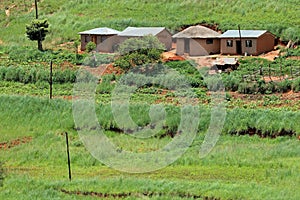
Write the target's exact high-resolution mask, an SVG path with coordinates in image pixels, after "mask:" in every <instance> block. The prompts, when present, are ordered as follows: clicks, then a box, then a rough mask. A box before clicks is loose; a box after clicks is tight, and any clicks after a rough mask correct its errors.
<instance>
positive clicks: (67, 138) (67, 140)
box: [65, 132, 72, 181]
mask: <svg viewBox="0 0 300 200" xmlns="http://www.w3.org/2000/svg"><path fill="white" fill-rule="evenodd" d="M65 134H66V143H67V155H68V169H69V180H70V181H71V180H72V174H71V161H70V151H69V137H68V132H66V133H65Z"/></svg>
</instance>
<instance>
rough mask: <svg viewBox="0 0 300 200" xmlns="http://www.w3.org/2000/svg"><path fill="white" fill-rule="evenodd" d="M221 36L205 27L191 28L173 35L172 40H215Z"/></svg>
mask: <svg viewBox="0 0 300 200" xmlns="http://www.w3.org/2000/svg"><path fill="white" fill-rule="evenodd" d="M220 35H221V34H220V33H218V32H216V31H214V30H212V29H209V28H207V27H205V26H199V25H198V26H191V27H189V28H187V29H185V30H183V31H181V32H179V33H177V34H175V35H173V38H217V37H219V36H220Z"/></svg>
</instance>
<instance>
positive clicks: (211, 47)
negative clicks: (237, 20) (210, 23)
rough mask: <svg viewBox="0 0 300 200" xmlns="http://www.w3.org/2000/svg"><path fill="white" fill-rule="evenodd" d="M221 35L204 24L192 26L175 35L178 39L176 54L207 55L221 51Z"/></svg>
mask: <svg viewBox="0 0 300 200" xmlns="http://www.w3.org/2000/svg"><path fill="white" fill-rule="evenodd" d="M220 35H221V34H220V33H218V32H216V31H214V30H212V29H209V28H206V27H204V26H200V25H198V26H191V27H189V28H187V29H185V30H183V31H181V32H179V33H177V34H175V35H174V36H173V38H175V39H176V45H177V48H176V54H178V55H183V54H184V53H187V54H189V55H190V56H206V55H210V54H216V53H220V39H219V36H220Z"/></svg>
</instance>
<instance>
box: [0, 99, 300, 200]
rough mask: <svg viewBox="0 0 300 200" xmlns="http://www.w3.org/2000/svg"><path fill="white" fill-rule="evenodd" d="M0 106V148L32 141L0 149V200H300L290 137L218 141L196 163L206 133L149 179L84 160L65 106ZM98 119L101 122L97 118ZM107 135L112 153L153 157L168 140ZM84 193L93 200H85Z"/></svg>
mask: <svg viewBox="0 0 300 200" xmlns="http://www.w3.org/2000/svg"><path fill="white" fill-rule="evenodd" d="M0 101H1V106H0V109H1V114H0V120H1V124H0V125H1V126H0V130H1V132H0V133H1V134H0V141H1V142H8V144H10V143H9V141H13V140H15V139H17V138H23V137H31V138H32V139H31V140H30V141H29V142H28V143H25V144H21V145H16V146H13V147H12V148H9V149H5V148H2V149H0V155H1V162H2V163H3V166H4V169H5V172H4V185H3V187H1V188H0V190H1V193H0V198H2V199H73V198H76V199H80V198H82V199H85V198H88V199H89V198H91V199H93V198H95V195H100V196H101V195H107V196H108V197H109V199H114V198H116V195H120V196H122V195H123V197H124V198H125V199H136V198H151V199H170V198H172V199H173V198H175V199H193V198H199V199H207V198H211V199H214V198H215V199H285V198H288V199H298V198H299V197H300V193H299V192H298V191H297V189H296V188H297V187H298V186H299V185H300V182H299V180H300V177H299V174H300V173H299V172H300V171H299V169H300V165H299V163H300V162H299V159H300V149H299V141H298V139H297V138H296V137H295V136H292V137H289V136H285V137H277V138H276V139H271V138H265V139H262V138H260V137H258V136H252V137H250V136H231V135H228V134H226V133H223V134H222V135H221V137H220V140H219V141H218V143H217V145H216V146H215V148H214V149H213V151H212V152H211V153H210V154H209V155H208V156H207V157H205V158H200V157H199V150H200V146H201V144H202V142H203V139H204V135H205V133H204V132H199V133H198V134H197V137H196V139H195V140H194V142H193V143H192V145H191V147H190V148H189V149H188V151H187V152H186V153H185V154H184V155H183V156H182V157H181V158H179V159H178V160H177V161H176V162H174V163H173V164H171V165H170V166H168V167H166V168H164V169H161V170H159V171H155V172H152V173H144V174H128V173H122V172H118V171H115V170H113V169H111V168H108V167H106V166H104V165H103V164H102V163H101V162H99V161H98V160H96V159H95V158H93V157H92V156H91V155H90V154H89V152H88V151H87V149H86V148H85V146H84V145H83V143H82V142H81V140H80V138H79V136H78V134H77V133H76V131H75V130H74V122H73V117H72V115H71V112H72V111H71V102H69V101H67V100H61V99H57V100H52V101H49V100H47V98H38V97H30V96H28V97H21V96H1V98H0ZM98 112H100V113H99V114H100V115H101V110H99V111H98ZM12 119H13V120H12ZM294 120H296V118H295V119H294ZM227 123H228V122H227ZM231 123H232V122H231ZM229 124H230V123H229ZM65 131H67V132H68V133H69V134H70V152H71V163H72V172H73V180H72V182H69V181H68V171H67V158H66V145H65V135H64V132H65ZM106 135H107V137H109V138H110V140H111V141H112V142H113V143H115V144H116V145H117V146H118V147H120V148H122V149H124V150H128V151H132V152H148V151H153V150H156V149H158V148H160V147H162V146H163V145H165V144H167V143H168V142H170V140H171V138H170V137H163V138H150V139H147V140H143V139H135V138H133V137H131V136H128V135H126V134H121V135H120V133H116V132H111V131H106ZM63 191H64V192H63ZM66 192H68V193H69V194H67V193H66ZM88 192H90V193H92V194H93V195H94V197H93V196H84V195H83V194H84V193H88ZM77 193H78V194H77Z"/></svg>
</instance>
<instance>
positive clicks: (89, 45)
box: [86, 41, 96, 53]
mask: <svg viewBox="0 0 300 200" xmlns="http://www.w3.org/2000/svg"><path fill="white" fill-rule="evenodd" d="M95 49H96V44H95V43H94V42H92V41H90V42H88V43H87V44H86V50H87V52H89V53H90V52H91V51H94V50H95Z"/></svg>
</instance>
